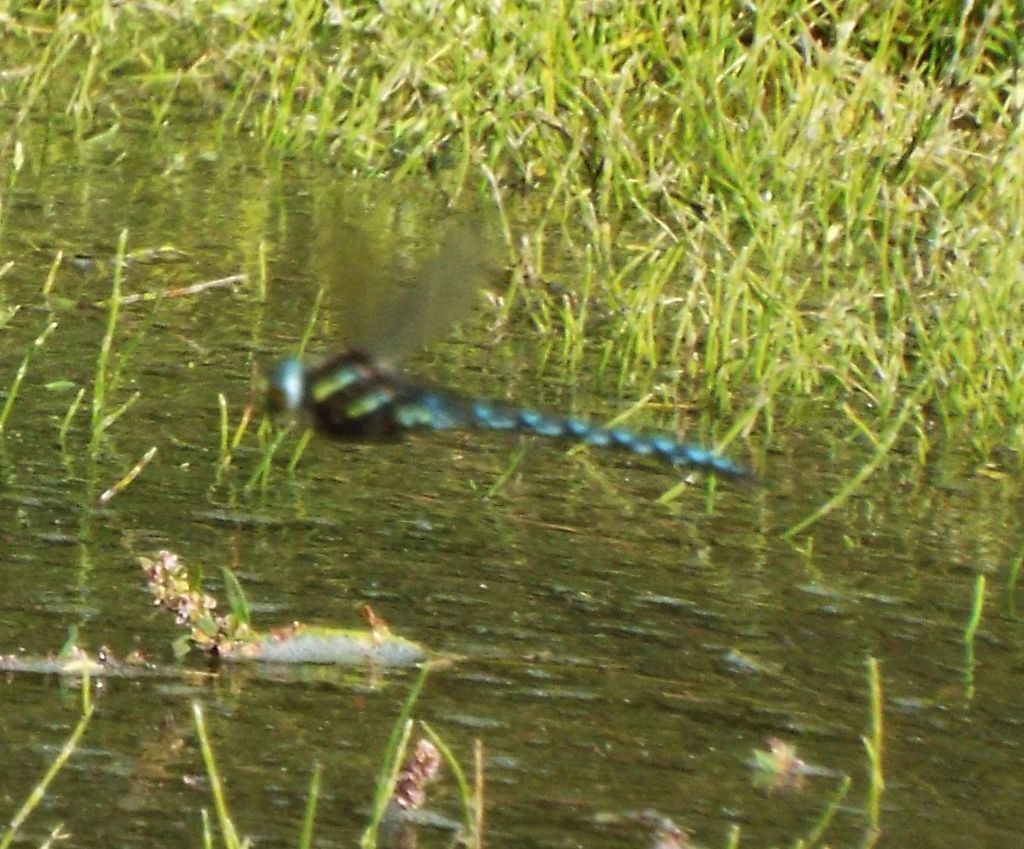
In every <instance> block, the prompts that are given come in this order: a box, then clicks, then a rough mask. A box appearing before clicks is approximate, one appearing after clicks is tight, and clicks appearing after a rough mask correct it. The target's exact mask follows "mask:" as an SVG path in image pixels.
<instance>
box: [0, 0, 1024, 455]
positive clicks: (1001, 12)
mask: <svg viewBox="0 0 1024 849" xmlns="http://www.w3.org/2000/svg"><path fill="white" fill-rule="evenodd" d="M971 9H973V7H968V11H969V12H970V13H969V14H967V15H966V16H965V17H961V15H960V12H959V7H957V8H953V6H952V5H950V4H928V3H924V2H903V3H899V2H898V3H895V4H888V5H887V6H886V7H885V8H884V9H880V10H877V11H876V10H874V7H865V6H863V5H862V4H845V3H838V4H833V5H828V4H820V5H810V6H808V5H807V4H802V3H792V2H788V0H772V2H769V3H764V4H758V6H757V12H756V14H755V13H754V12H753V11H752V10H751V8H750V7H748V6H745V5H744V4H735V3H731V2H712V3H696V2H687V3H683V4H681V5H680V4H679V3H676V2H657V0H651V2H642V3H629V4H611V3H589V4H583V3H565V4H562V5H561V6H558V5H555V6H551V5H549V4H536V5H533V4H511V3H504V4H502V3H499V4H493V3H479V4H474V3H468V4H467V3H462V2H458V3H456V2H431V3H426V2H423V3H417V2H411V3H404V4H402V7H401V9H400V10H398V9H394V10H391V9H390V7H379V6H378V5H376V4H364V5H358V6H356V5H350V4H323V3H321V2H319V0H293V1H292V2H289V3H285V4H276V5H274V6H273V7H268V6H266V5H264V4H226V3H225V4H209V5H207V4H185V5H182V6H180V7H177V6H169V5H165V6H154V5H152V4H141V5H140V4H114V3H111V2H100V1H99V0H96V2H92V3H85V4H75V5H74V7H68V8H66V9H64V10H61V7H59V6H54V5H53V4H49V3H39V4H32V3H21V4H18V11H17V12H16V13H15V14H14V15H13V16H12V18H11V20H10V21H9V22H8V24H7V26H8V33H7V35H6V39H7V42H8V44H7V47H6V48H5V50H6V53H7V54H8V57H9V58H8V62H7V64H8V66H10V67H14V68H15V69H16V70H17V71H18V73H17V74H13V75H11V79H10V80H9V81H7V82H5V83H4V84H3V85H4V88H3V92H4V99H5V100H6V101H7V108H8V111H13V115H14V120H13V121H12V122H11V124H10V126H9V128H8V130H7V131H6V134H5V135H4V136H3V138H2V141H0V161H2V162H3V166H2V167H3V168H4V169H6V171H7V175H6V176H7V179H6V180H5V181H0V185H4V184H7V185H9V186H12V185H13V184H15V183H16V182H17V176H18V168H15V167H14V165H15V163H17V164H18V167H19V168H20V167H21V164H22V163H23V161H24V158H25V154H24V150H26V149H28V150H29V152H31V146H32V136H31V131H30V129H31V126H32V122H33V121H34V120H37V119H38V117H39V116H40V114H41V113H43V112H45V113H46V114H53V113H54V112H55V111H63V112H64V113H66V115H67V120H68V121H69V122H70V123H71V125H72V127H73V128H74V132H75V135H76V136H77V138H78V139H79V140H80V142H81V143H83V144H87V143H89V142H90V140H95V139H103V138H104V137H105V135H104V134H109V133H111V132H114V133H116V132H117V128H118V127H119V126H120V125H121V124H122V123H124V122H127V121H132V122H135V123H138V122H140V121H141V122H143V123H148V124H150V125H151V126H152V132H153V133H159V132H161V126H162V125H163V124H164V123H165V122H169V123H172V124H173V123H174V122H175V121H178V120H182V119H183V117H184V116H188V118H189V120H195V115H196V104H197V103H200V102H201V103H204V104H206V107H205V109H204V110H202V111H203V113H204V114H209V115H211V116H212V117H211V118H210V119H209V120H210V121H211V122H213V124H214V126H215V132H216V134H218V135H219V136H220V137H225V136H227V135H230V134H235V133H239V132H246V133H255V134H256V136H257V137H258V138H259V139H260V140H261V141H262V144H263V146H264V148H265V149H266V151H267V152H268V154H271V155H287V156H290V157H313V158H316V159H320V160H329V161H333V162H335V163H336V164H337V166H338V167H339V168H340V169H345V170H347V171H354V172H356V173H361V174H381V175H388V176H389V178H390V179H392V180H394V181H400V180H402V179H403V178H405V177H408V176H413V175H425V174H426V175H431V176H432V177H433V178H434V179H435V180H436V182H437V184H438V186H439V187H441V188H442V189H443V190H444V191H445V192H446V193H447V194H448V195H449V197H451V198H453V199H457V198H458V197H459V196H460V195H462V194H463V193H465V192H471V193H477V192H479V191H484V192H486V193H489V194H490V195H491V197H492V198H493V200H494V201H495V202H496V203H497V204H498V205H499V206H500V207H501V209H502V210H503V212H504V215H505V221H506V226H507V239H508V252H509V260H510V263H512V264H513V265H514V267H515V269H516V271H515V277H516V282H517V285H518V287H519V291H520V293H524V294H525V297H524V298H523V299H522V301H517V302H516V303H525V304H526V305H527V306H526V307H525V309H528V310H529V312H530V317H531V318H532V320H533V323H534V327H536V328H538V329H539V330H541V331H542V332H545V333H550V334H553V335H554V336H556V337H558V336H561V337H562V340H563V341H562V344H561V345H560V346H556V348H555V349H554V350H555V351H558V350H561V352H562V356H563V358H564V361H565V364H566V366H567V367H569V368H579V367H581V364H582V363H587V362H589V363H598V364H599V365H598V370H599V371H600V372H601V373H602V374H603V375H604V376H606V377H610V378H613V379H614V380H616V381H618V382H619V383H620V384H621V385H622V387H623V389H624V391H628V392H629V393H630V394H634V395H635V394H642V393H643V392H646V391H648V390H650V389H651V388H652V387H653V389H654V390H655V392H656V395H657V397H658V398H659V399H660V400H662V401H664V402H666V403H671V404H676V403H677V402H678V401H679V400H685V401H687V402H690V403H693V404H697V405H700V406H701V407H702V408H703V409H707V410H710V411H711V412H712V413H713V414H714V415H715V416H716V417H718V418H721V417H726V416H728V417H740V416H743V414H744V413H747V414H748V416H747V418H748V419H749V424H748V425H747V431H748V432H749V431H751V430H754V429H761V430H763V432H764V433H765V434H771V432H772V430H773V427H774V425H775V422H776V419H778V418H779V417H780V416H781V417H783V421H786V420H787V416H789V415H791V414H792V411H793V410H794V408H795V407H799V406H800V403H801V402H804V401H807V402H810V403H812V404H814V405H817V406H820V405H821V404H822V403H825V404H830V405H846V408H847V409H848V410H849V413H848V415H849V418H850V422H851V426H852V427H854V428H855V429H859V428H860V424H859V423H860V422H864V423H865V424H866V426H867V427H869V428H870V429H872V430H882V431H884V430H886V429H887V425H888V424H889V423H891V422H893V421H895V420H896V419H897V418H899V419H900V420H901V421H906V420H907V418H906V413H907V410H906V407H905V403H906V402H907V400H908V399H912V410H911V411H910V412H911V415H910V416H909V420H910V421H911V422H913V430H914V435H915V436H916V438H917V439H918V443H919V452H918V453H919V455H920V456H927V454H928V451H929V449H930V445H931V442H930V439H931V437H929V435H928V434H929V433H930V432H933V428H932V425H933V424H936V423H937V424H938V425H940V426H942V427H943V428H944V429H945V430H946V432H948V433H955V434H958V435H960V434H965V436H966V441H967V442H968V443H969V444H970V445H971V446H972V447H973V448H974V449H975V451H976V453H977V456H978V457H979V458H987V457H989V456H990V455H991V452H992V451H993V449H995V448H997V447H1003V446H1008V447H1010V448H1012V449H1013V450H1015V451H1018V450H1019V449H1020V448H1021V445H1022V442H1024V388H1022V387H1024V380H1021V377H1022V374H1024V338H1022V337H1024V330H1022V328H1024V325H1022V324H1021V322H1020V321H1019V310H1020V304H1021V298H1020V296H1019V294H1018V290H1019V285H1018V280H1019V277H1020V275H1021V270H1022V268H1024V240H1022V239H1021V238H1020V229H1021V225H1020V222H1021V221H1022V220H1024V161H1022V160H1024V154H1022V153H1021V151H1022V150H1024V146H1022V145H1021V134H1022V126H1024V124H1022V123H1021V121H1020V112H1021V107H1020V105H1019V94H1017V93H1015V92H1016V91H1017V89H1016V88H1015V86H1016V85H1017V84H1016V83H1015V82H1014V79H1015V76H1014V75H1015V73H1016V72H1015V71H1014V67H1013V61H1012V57H1013V56H1020V55H1021V50H1022V47H1024V44H1022V40H1021V34H1020V32H1019V31H1017V30H1015V29H1014V26H1013V24H1014V18H1013V15H1014V12H1013V11H1012V10H1011V9H1010V8H1009V6H1007V7H1005V8H1003V7H1001V6H999V4H993V5H992V6H991V7H989V11H987V12H985V13H984V14H980V13H975V12H973V11H971ZM15 151H22V153H21V154H20V155H19V156H15ZM553 256H556V257H558V259H557V260H555V259H551V260H548V257H553ZM566 268H569V269H573V268H576V269H584V268H585V269H586V270H585V272H583V273H582V274H579V273H578V272H576V274H575V276H574V277H570V278H569V279H567V280H566V281H565V282H566V284H567V286H568V289H569V290H570V292H572V293H573V298H574V300H573V301H572V303H573V304H575V306H572V307H571V308H567V306H566V304H567V303H569V302H563V301H562V300H561V298H560V297H559V296H556V295H552V294H551V293H550V292H549V291H548V290H547V289H546V288H545V287H544V286H543V285H541V281H543V280H545V279H548V278H549V277H550V276H551V275H552V274H555V273H559V274H561V273H563V272H564V269H566ZM583 352H589V353H591V354H592V355H593V356H592V357H591V358H589V359H585V358H584V357H583V356H582V353H583ZM95 424H96V423H95V422H94V426H95Z"/></svg>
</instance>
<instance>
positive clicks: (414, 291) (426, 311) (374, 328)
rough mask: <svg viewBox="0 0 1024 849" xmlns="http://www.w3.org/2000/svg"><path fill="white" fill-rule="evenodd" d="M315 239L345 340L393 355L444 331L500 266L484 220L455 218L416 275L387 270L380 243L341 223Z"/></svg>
mask: <svg viewBox="0 0 1024 849" xmlns="http://www.w3.org/2000/svg"><path fill="white" fill-rule="evenodd" d="M326 229H329V228H325V229H323V230H321V231H320V232H321V233H324V235H323V236H321V237H320V238H319V239H318V240H317V241H318V246H317V251H316V259H315V262H316V263H317V265H318V267H319V271H320V273H321V278H322V279H324V280H326V281H328V283H329V286H330V292H331V293H332V299H337V303H338V308H337V309H335V310H332V314H333V316H336V317H337V319H338V322H339V325H340V326H339V327H338V328H337V329H336V330H335V331H334V332H335V334H336V335H337V336H339V337H340V338H339V344H340V345H341V346H343V347H345V348H350V349H357V350H361V351H367V352H372V353H373V354H374V355H376V356H378V357H381V358H383V359H385V360H389V361H395V360H397V359H400V358H401V357H402V356H404V355H405V354H408V353H410V352H412V351H416V350H418V349H419V348H422V347H423V346H424V345H426V344H427V343H429V342H432V341H434V340H435V339H437V338H439V337H440V336H442V335H443V334H444V333H445V332H446V330H447V329H448V328H449V327H450V326H451V325H452V324H453V323H454V322H456V321H457V320H459V319H460V318H462V317H463V316H465V315H466V313H468V312H469V310H470V309H471V308H472V307H473V305H474V304H475V303H476V299H477V297H478V292H479V290H480V289H481V288H485V287H486V286H488V285H493V284H494V283H495V282H496V281H497V280H498V279H499V274H500V271H501V266H500V262H499V261H498V259H497V257H498V253H497V251H496V250H495V249H494V246H493V242H492V241H491V240H489V239H488V238H487V237H486V235H485V228H484V227H483V226H482V225H479V224H476V223H474V222H472V221H470V220H468V219H459V220H457V221H455V222H454V223H453V224H452V225H450V226H449V227H448V229H447V232H445V235H444V237H443V238H442V240H441V242H440V247H439V248H438V249H437V251H436V253H434V254H433V256H431V257H430V259H428V260H427V261H426V262H425V263H424V265H423V266H422V267H421V269H420V271H419V272H418V273H417V274H416V275H415V276H414V277H413V279H412V280H411V281H409V280H401V279H394V278H388V277H385V276H383V275H382V273H381V271H380V268H381V263H380V262H379V260H378V261H374V254H376V255H378V256H379V255H380V253H381V252H382V246H381V245H377V244H373V243H372V242H370V241H369V237H366V236H365V235H364V236H363V238H362V239H361V240H360V239H354V238H352V236H353V230H352V228H349V230H347V231H346V233H347V234H348V236H347V237H343V238H339V234H338V232H337V229H336V228H335V230H334V232H333V233H331V234H330V235H328V234H327V233H326Z"/></svg>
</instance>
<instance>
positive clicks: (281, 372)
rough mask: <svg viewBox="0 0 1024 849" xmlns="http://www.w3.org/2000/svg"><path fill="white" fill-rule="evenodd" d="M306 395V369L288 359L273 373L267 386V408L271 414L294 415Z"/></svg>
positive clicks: (292, 358) (290, 358) (293, 360)
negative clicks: (286, 413) (284, 413)
mask: <svg viewBox="0 0 1024 849" xmlns="http://www.w3.org/2000/svg"><path fill="white" fill-rule="evenodd" d="M305 394H306V368H305V366H303V365H302V363H300V362H299V361H298V360H297V359H295V358H294V357H288V359H286V360H283V361H282V362H281V364H280V365H279V366H278V367H277V369H276V370H275V371H274V374H273V376H272V377H271V378H270V383H269V384H268V386H267V407H268V408H269V409H270V411H271V412H272V413H281V412H288V413H294V412H295V411H296V410H298V409H299V408H300V407H301V406H302V401H303V398H304V396H305Z"/></svg>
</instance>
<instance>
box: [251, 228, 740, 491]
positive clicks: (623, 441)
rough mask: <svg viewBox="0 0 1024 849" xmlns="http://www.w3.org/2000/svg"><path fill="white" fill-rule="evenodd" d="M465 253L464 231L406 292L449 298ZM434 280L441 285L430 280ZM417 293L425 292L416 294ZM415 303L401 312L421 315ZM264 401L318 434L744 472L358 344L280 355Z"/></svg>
mask: <svg viewBox="0 0 1024 849" xmlns="http://www.w3.org/2000/svg"><path fill="white" fill-rule="evenodd" d="M471 250H473V247H472V246H471V245H470V244H469V243H468V242H467V240H466V238H465V235H464V234H463V235H462V236H458V235H457V236H456V237H454V238H450V239H449V240H448V242H446V243H445V244H443V245H442V247H441V249H440V251H439V253H438V254H437V256H436V257H435V258H434V259H433V260H432V261H431V262H430V263H428V264H427V265H426V266H425V267H424V269H423V271H422V272H421V274H420V275H419V279H418V280H417V282H416V283H414V284H413V285H412V286H411V287H410V289H409V290H408V293H409V295H408V297H409V298H410V299H413V301H415V299H419V300H420V301H424V300H430V301H432V302H437V301H440V302H442V303H443V302H446V301H449V300H451V299H450V298H447V297H438V296H437V291H438V290H439V289H440V290H442V291H443V290H444V289H445V287H449V288H450V287H451V286H452V285H453V284H452V283H451V277H452V275H457V274H459V273H460V272H465V271H466V270H467V269H469V270H470V271H475V272H479V271H480V268H481V267H480V265H479V263H476V262H475V260H473V259H472V258H471V257H470V256H469V252H470V251H471ZM439 281H444V282H443V284H441V285H437V284H438V283H439ZM424 291H426V292H428V293H430V294H429V295H428V296H424V295H423V292H424ZM406 306H407V307H408V306H409V304H407V305H406ZM422 306H423V304H422V303H420V304H419V305H418V307H420V308H414V309H406V310H402V311H403V312H411V313H421V314H422V312H423V310H422V309H421V307H422ZM403 334H404V335H409V332H408V331H405V330H404V329H403V328H401V327H396V328H394V329H393V330H392V332H391V333H389V334H387V336H388V337H389V338H391V339H396V338H399V337H402V336H403ZM411 335H413V336H416V335H417V334H416V333H412V334H411ZM267 406H268V408H269V410H270V411H271V412H272V413H284V414H289V415H293V416H298V417H300V418H302V419H303V420H305V421H306V422H307V423H309V424H310V425H312V427H313V428H314V430H316V431H318V432H319V433H321V434H324V435H326V436H328V437H333V438H336V439H340V440H348V441H357V442H358V441H364V442H366V441H387V440H397V439H401V438H402V437H404V436H405V435H406V434H410V433H413V432H415V431H445V430H484V431H503V432H508V433H520V434H529V435H533V436H539V437H546V438H553V439H560V440H563V441H567V442H575V443H581V444H584V445H589V446H593V447H596V448H610V449H618V450H620V451H625V452H628V453H631V454H634V455H637V456H640V457H651V458H655V459H657V460H660V461H662V462H663V463H667V464H668V465H670V466H676V467H683V468H690V469H696V470H701V471H704V472H709V473H712V474H714V475H722V476H726V477H732V478H743V477H747V472H746V471H745V470H744V469H743V468H742V467H740V466H739V465H737V464H736V463H734V462H733V461H732V460H730V459H728V458H727V457H725V456H723V455H721V454H719V453H717V452H715V451H713V450H711V449H709V448H705V447H703V446H701V445H698V444H694V443H690V442H683V441H680V440H679V439H677V438H676V437H675V436H674V435H672V434H670V433H665V432H646V433H645V432H642V431H636V430H633V429H630V428H625V427H605V426H602V425H599V424H594V423H592V422H589V421H587V420H586V419H583V418H579V417H576V416H568V415H559V414H553V413H548V412H543V411H540V410H536V409H533V408H531V407H521V406H517V405H515V404H511V403H509V402H506V401H497V400H486V399H482V398H475V397H471V396H468V395H465V394H462V393H460V392H458V391H455V390H452V389H448V388H446V387H438V386H433V385H431V384H430V383H429V382H427V381H423V380H420V379H417V378H415V377H409V376H407V375H405V374H403V373H401V372H399V371H397V370H396V369H394V368H392V367H391V366H390V365H388V364H387V361H386V360H385V359H383V358H381V357H379V356H378V355H375V354H374V353H371V352H370V351H369V350H368V349H366V348H365V347H363V346H360V345H356V346H354V347H351V348H349V349H348V350H346V351H343V352H342V353H338V354H335V355H333V356H330V357H328V358H327V359H325V360H323V361H322V362H320V363H317V364H314V365H307V364H306V363H304V362H302V361H301V360H300V359H298V358H295V357H289V358H287V359H285V360H283V361H282V362H281V363H280V364H279V365H278V366H277V368H276V370H275V371H274V372H273V374H272V375H271V377H270V380H269V382H268V386H267Z"/></svg>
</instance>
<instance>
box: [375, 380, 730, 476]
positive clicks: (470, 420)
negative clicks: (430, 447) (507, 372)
mask: <svg viewBox="0 0 1024 849" xmlns="http://www.w3.org/2000/svg"><path fill="white" fill-rule="evenodd" d="M395 417H396V420H397V421H398V422H399V423H400V424H401V426H402V427H406V428H427V429H431V430H445V429H448V428H457V427H472V428H480V429H483V430H500V431H510V432H517V433H528V434H533V435H535V436H545V437H552V438H555V439H566V440H572V441H574V442H581V443H583V444H585V445H592V446H594V447H595V448H618V449H620V450H623V451H629V452H631V453H633V454H637V455H639V456H641V457H656V458H657V459H659V460H661V461H663V462H665V463H668V464H669V465H672V466H689V467H693V468H699V469H705V470H707V471H712V472H716V473H718V474H724V475H730V476H733V477H743V476H745V475H746V472H745V471H744V470H743V469H741V468H740V467H739V466H737V465H736V464H735V463H733V462H732V461H731V460H729V459H727V458H725V457H722V456H721V455H719V454H716V453H715V452H714V451H711V450H709V449H707V448H703V447H701V446H699V445H694V444H692V443H686V442H680V441H679V440H677V439H675V438H674V437H672V436H670V435H669V434H666V433H650V434H644V433H638V432H636V431H633V430H630V429H628V428H619V427H613V428H606V427H601V426H599V425H594V424H591V423H589V422H586V421H584V420H583V419H577V418H574V417H571V416H553V415H549V414H547V413H541V412H538V411H536V410H530V409H517V408H513V407H508V406H506V405H504V404H501V403H495V402H491V401H481V400H471V399H465V398H461V397H459V396H457V395H454V394H448V393H445V392H437V391H430V390H425V391H423V392H422V393H421V394H420V395H419V396H418V397H417V398H415V399H414V400H413V399H409V400H407V401H406V402H405V403H404V404H399V405H398V409H396V411H395Z"/></svg>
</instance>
